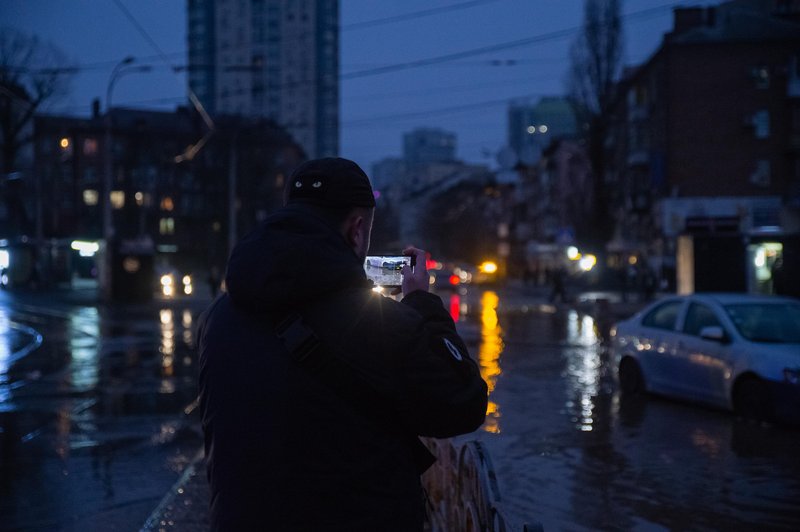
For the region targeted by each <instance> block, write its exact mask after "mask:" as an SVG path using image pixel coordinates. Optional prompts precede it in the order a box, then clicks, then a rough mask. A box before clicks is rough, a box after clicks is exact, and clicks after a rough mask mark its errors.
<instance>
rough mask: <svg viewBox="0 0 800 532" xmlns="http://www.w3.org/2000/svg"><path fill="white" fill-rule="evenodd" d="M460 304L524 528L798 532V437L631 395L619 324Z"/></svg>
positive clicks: (506, 488) (493, 437)
mask: <svg viewBox="0 0 800 532" xmlns="http://www.w3.org/2000/svg"><path fill="white" fill-rule="evenodd" d="M445 302H446V303H447V300H445ZM462 305H463V303H461V302H459V310H460V313H459V318H460V319H461V320H463V321H466V322H468V324H469V325H470V326H474V327H475V330H476V331H478V332H479V335H478V338H477V342H478V344H477V345H478V350H477V358H478V361H479V363H480V365H481V372H482V375H483V376H484V378H485V379H486V380H487V382H488V383H489V386H490V390H491V395H490V403H491V406H490V409H489V412H488V416H487V422H486V426H485V427H484V432H483V433H482V434H480V433H478V434H477V435H478V437H479V438H480V439H481V440H482V441H484V442H485V443H486V444H487V447H488V448H489V450H490V453H491V458H492V461H493V463H494V465H495V468H496V471H497V475H498V480H499V482H500V487H501V491H502V493H503V497H504V503H505V505H506V508H509V509H510V511H512V513H513V514H514V515H516V516H518V517H519V518H520V519H522V520H527V521H539V522H541V523H543V524H544V528H545V529H546V530H549V529H553V530H565V529H566V530H609V529H614V530H616V529H620V530H631V529H633V530H651V529H692V530H728V529H731V530H732V529H743V528H747V529H751V528H759V527H760V528H764V527H766V528H771V529H781V530H800V504H798V501H800V482H798V481H797V479H798V478H800V461H798V460H797V449H800V428H793V429H789V428H782V427H774V426H761V425H754V424H749V423H746V422H743V421H741V420H738V419H737V418H736V417H735V416H734V415H732V414H729V413H727V412H720V411H715V410H708V409H705V408H702V407H698V406H694V405H688V404H683V403H678V402H673V401H669V400H665V399H659V398H655V397H645V398H638V399H636V398H628V397H620V395H619V394H618V392H617V389H616V380H615V371H614V368H613V361H612V360H611V358H610V354H609V352H608V350H607V346H606V344H605V343H604V342H605V339H606V338H607V334H608V327H610V325H611V324H610V323H609V322H607V320H604V321H603V320H601V322H600V323H598V322H597V321H596V320H594V319H593V318H592V317H591V316H589V315H586V314H583V313H580V312H576V311H573V310H563V309H562V310H558V311H556V312H547V311H544V310H537V309H536V308H535V307H533V306H531V307H527V308H524V309H523V308H521V307H515V308H509V306H508V305H505V306H504V301H503V299H502V296H498V294H497V293H493V292H492V293H489V292H484V293H483V294H482V295H481V296H480V297H478V298H475V301H474V302H473V303H472V306H471V307H467V308H466V309H465V310H466V311H463V310H464V309H462ZM451 312H452V302H451ZM470 330H471V329H470Z"/></svg>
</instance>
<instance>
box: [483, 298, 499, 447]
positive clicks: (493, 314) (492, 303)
mask: <svg viewBox="0 0 800 532" xmlns="http://www.w3.org/2000/svg"><path fill="white" fill-rule="evenodd" d="M499 302H500V299H499V298H498V297H497V294H496V293H495V292H492V291H486V292H484V293H483V296H482V297H481V344H480V346H479V347H478V363H479V364H480V368H481V377H483V380H485V381H486V384H487V386H488V387H489V404H488V406H487V408H486V422H485V423H484V425H483V430H485V431H486V432H491V433H493V434H499V433H500V415H501V414H500V406H499V405H498V404H497V403H495V402H494V401H492V400H491V394H492V392H493V391H494V388H495V385H496V383H497V377H499V376H500V374H501V373H502V370H501V369H500V353H502V352H503V340H502V338H501V336H500V335H501V333H502V332H503V331H502V329H501V328H500V326H499V325H498V319H497V305H498V303H499Z"/></svg>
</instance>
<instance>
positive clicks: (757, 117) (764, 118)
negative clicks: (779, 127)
mask: <svg viewBox="0 0 800 532" xmlns="http://www.w3.org/2000/svg"><path fill="white" fill-rule="evenodd" d="M753 128H754V131H753V133H754V134H755V136H756V138H757V139H765V138H767V137H769V111H767V110H761V111H758V112H757V113H756V114H754V115H753Z"/></svg>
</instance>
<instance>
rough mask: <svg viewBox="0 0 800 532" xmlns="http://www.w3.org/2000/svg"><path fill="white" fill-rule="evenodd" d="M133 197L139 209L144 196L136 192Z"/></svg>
mask: <svg viewBox="0 0 800 532" xmlns="http://www.w3.org/2000/svg"><path fill="white" fill-rule="evenodd" d="M133 197H134V198H135V199H136V205H138V206H139V207H141V206H142V205H144V194H142V193H141V192H137V193H136V194H134V196H133Z"/></svg>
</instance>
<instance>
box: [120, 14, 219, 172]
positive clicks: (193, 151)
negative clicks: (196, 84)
mask: <svg viewBox="0 0 800 532" xmlns="http://www.w3.org/2000/svg"><path fill="white" fill-rule="evenodd" d="M114 3H115V4H117V7H119V9H120V11H122V13H123V14H124V15H125V16H126V17H127V18H128V20H129V21H130V22H131V24H133V26H134V27H135V28H136V30H137V31H138V32H139V33H140V34H141V35H142V37H144V38H145V40H146V41H147V42H149V43H150V46H152V47H153V49H154V50H155V51H156V52H157V53H158V55H159V57H160V58H161V60H162V61H163V62H164V63H165V64H167V65H169V66H170V67H172V70H173V72H175V75H176V76H177V71H176V69H175V67H174V66H173V65H171V64H170V61H169V59H168V58H167V55H166V54H165V53H164V51H163V50H162V49H161V47H160V46H159V45H158V43H157V42H156V41H155V40H154V39H153V38H152V37H151V36H150V34H149V33H147V30H145V29H144V27H143V26H142V25H141V24H139V21H138V20H136V17H134V16H133V14H131V12H130V11H128V8H127V7H125V5H124V4H123V3H122V1H121V0H114ZM189 100H190V101H191V102H192V105H193V106H194V108H195V109H196V110H197V112H198V113H200V116H201V117H202V118H203V122H205V124H206V127H208V131H207V132H206V133H205V135H203V137H202V138H201V139H200V140H199V141H197V142H196V143H195V144H193V145H191V146H189V147H188V148H186V150H185V151H184V152H183V153H182V154H180V155H177V156H176V157H175V162H181V161H184V160H192V159H193V158H194V156H195V155H197V153H198V152H199V151H200V150H201V149H202V148H203V146H205V144H206V142H208V140H209V139H210V138H211V135H212V134H213V133H214V121H213V120H211V117H210V116H209V114H208V112H206V109H205V107H203V104H202V103H201V102H200V99H199V98H198V97H197V95H196V94H195V93H194V91H193V90H192V89H191V87H190V88H189Z"/></svg>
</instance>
